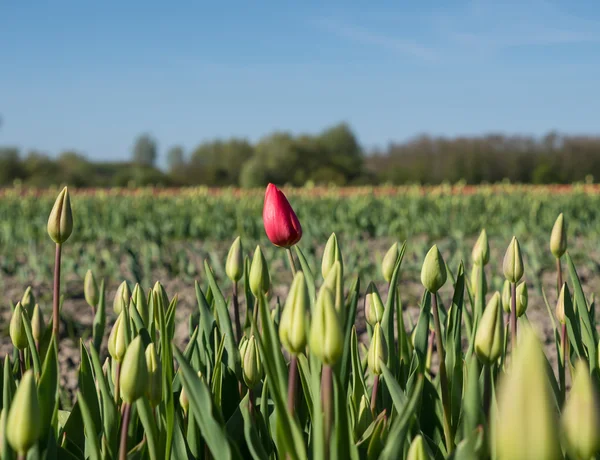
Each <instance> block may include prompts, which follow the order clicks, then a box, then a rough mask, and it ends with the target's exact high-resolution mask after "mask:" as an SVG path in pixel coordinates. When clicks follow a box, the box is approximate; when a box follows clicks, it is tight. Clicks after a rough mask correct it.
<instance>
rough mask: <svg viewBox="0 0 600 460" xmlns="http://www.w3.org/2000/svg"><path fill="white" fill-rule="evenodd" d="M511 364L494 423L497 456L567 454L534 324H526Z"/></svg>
mask: <svg viewBox="0 0 600 460" xmlns="http://www.w3.org/2000/svg"><path fill="white" fill-rule="evenodd" d="M510 367H511V369H510V371H509V373H508V374H506V375H505V376H504V378H503V379H501V380H500V383H499V387H498V417H497V418H496V419H495V427H494V431H495V444H496V454H497V457H496V458H498V459H500V460H503V459H511V460H520V459H522V460H530V459H534V458H535V459H560V458H563V456H562V451H561V447H560V444H559V441H558V439H559V423H558V417H557V413H556V408H555V404H554V403H553V398H554V396H553V394H552V389H551V387H550V382H549V381H548V374H547V370H546V359H545V357H544V354H543V352H542V348H541V345H540V342H539V340H538V338H537V337H536V335H535V332H533V330H531V328H530V327H523V328H522V332H521V340H520V341H519V346H518V347H517V348H516V349H515V351H514V354H513V360H512V362H511V366H510Z"/></svg>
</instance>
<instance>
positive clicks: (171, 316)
mask: <svg viewBox="0 0 600 460" xmlns="http://www.w3.org/2000/svg"><path fill="white" fill-rule="evenodd" d="M178 301H179V296H178V295H177V294H176V295H175V297H173V298H172V299H171V303H170V304H169V308H168V309H167V317H166V318H167V319H166V321H167V333H168V334H169V340H173V337H174V336H175V310H176V309H177V303H178Z"/></svg>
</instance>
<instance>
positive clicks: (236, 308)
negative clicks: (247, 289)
mask: <svg viewBox="0 0 600 460" xmlns="http://www.w3.org/2000/svg"><path fill="white" fill-rule="evenodd" d="M233 317H234V320H235V337H236V340H237V343H238V344H239V343H240V340H242V323H241V321H240V304H239V301H238V282H237V281H234V282H233Z"/></svg>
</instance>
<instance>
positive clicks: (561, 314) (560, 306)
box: [555, 283, 570, 324]
mask: <svg viewBox="0 0 600 460" xmlns="http://www.w3.org/2000/svg"><path fill="white" fill-rule="evenodd" d="M565 289H566V290H567V295H570V294H569V293H568V292H569V288H568V287H567V283H563V285H562V287H561V288H560V294H559V295H558V300H557V302H556V310H555V311H556V319H557V320H558V322H559V323H560V324H565V323H566V322H567V320H566V318H565Z"/></svg>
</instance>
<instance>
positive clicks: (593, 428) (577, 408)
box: [561, 360, 600, 459]
mask: <svg viewBox="0 0 600 460" xmlns="http://www.w3.org/2000/svg"><path fill="white" fill-rule="evenodd" d="M561 425H562V432H563V437H564V440H565V444H566V447H567V451H568V452H569V454H570V456H571V458H574V459H580V458H581V459H589V458H595V456H596V454H597V453H598V452H600V436H598V433H600V395H598V391H597V390H596V387H595V386H594V383H593V382H592V379H591V377H590V371H589V369H588V366H587V364H586V363H585V361H583V360H579V361H577V364H576V365H575V375H574V376H573V386H572V387H571V392H570V393H569V397H568V399H567V402H566V404H565V407H564V409H563V411H562V420H561Z"/></svg>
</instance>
